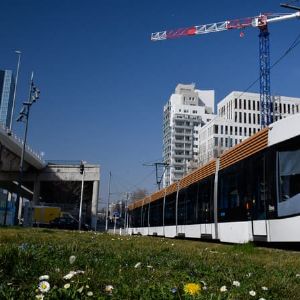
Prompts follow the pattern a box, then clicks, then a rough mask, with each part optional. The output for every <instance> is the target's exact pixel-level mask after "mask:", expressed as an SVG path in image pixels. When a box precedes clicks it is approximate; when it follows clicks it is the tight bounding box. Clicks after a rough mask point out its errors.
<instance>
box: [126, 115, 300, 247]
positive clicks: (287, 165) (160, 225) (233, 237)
mask: <svg viewBox="0 0 300 300" xmlns="http://www.w3.org/2000/svg"><path fill="white" fill-rule="evenodd" d="M129 216H130V217H129V220H130V223H129V232H130V233H131V234H141V235H157V236H164V237H169V238H175V237H186V238H199V239H212V240H218V241H221V242H228V243H247V242H249V241H262V242H271V243H272V242H276V243H277V242H300V114H296V115H293V116H290V117H288V118H285V119H282V120H279V121H277V122H275V123H273V124H271V125H270V126H269V127H267V128H264V129H262V130H261V131H259V132H258V133H256V134H255V135H253V136H251V137H249V138H248V139H246V140H244V141H243V142H241V143H240V144H238V145H236V146H234V147H233V148H231V149H229V150H227V151H226V152H224V153H223V154H222V155H221V156H220V157H219V158H217V159H214V160H211V161H210V162H209V163H207V164H206V165H204V166H203V167H200V168H199V169H197V170H195V171H193V172H192V173H190V174H188V175H187V176H185V177H183V178H182V179H181V180H180V181H178V182H176V183H174V184H172V185H170V186H168V187H166V188H164V189H161V190H159V191H157V192H155V193H153V194H152V195H149V196H147V197H145V198H144V199H141V200H139V201H136V202H134V203H132V204H131V205H130V206H129Z"/></svg>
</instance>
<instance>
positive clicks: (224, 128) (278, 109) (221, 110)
mask: <svg viewBox="0 0 300 300" xmlns="http://www.w3.org/2000/svg"><path fill="white" fill-rule="evenodd" d="M273 107H274V115H273V116H274V121H277V120H279V119H282V118H286V117H288V116H289V115H293V114H296V113H299V112H300V98H292V97H285V96H276V97H273ZM260 129H261V125H260V95H259V94H256V93H243V92H238V91H234V92H231V93H230V94H229V95H227V96H226V97H225V98H224V99H223V100H221V101H220V102H219V103H218V105H217V116H216V117H215V118H213V119H212V120H211V121H210V122H209V123H207V124H206V125H205V126H203V127H199V128H196V130H197V131H198V132H199V137H198V140H199V157H198V161H199V165H203V164H205V163H207V162H208V161H209V160H211V159H212V158H216V157H218V156H219V155H220V154H222V153H223V152H224V151H225V150H226V149H229V148H231V147H233V146H234V145H236V144H238V143H240V142H241V141H242V140H244V139H246V138H247V137H249V136H251V135H253V134H255V133H256V132H258V131H259V130H260Z"/></svg>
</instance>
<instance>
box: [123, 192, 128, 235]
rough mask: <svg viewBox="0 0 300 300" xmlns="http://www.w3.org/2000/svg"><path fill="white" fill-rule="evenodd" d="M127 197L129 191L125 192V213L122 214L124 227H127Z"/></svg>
mask: <svg viewBox="0 0 300 300" xmlns="http://www.w3.org/2000/svg"><path fill="white" fill-rule="evenodd" d="M128 199H129V193H128V192H127V193H126V200H125V214H124V229H126V228H127V227H128V224H127V222H128V220H127V217H128Z"/></svg>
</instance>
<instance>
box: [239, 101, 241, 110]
mask: <svg viewBox="0 0 300 300" xmlns="http://www.w3.org/2000/svg"><path fill="white" fill-rule="evenodd" d="M239 109H242V99H239Z"/></svg>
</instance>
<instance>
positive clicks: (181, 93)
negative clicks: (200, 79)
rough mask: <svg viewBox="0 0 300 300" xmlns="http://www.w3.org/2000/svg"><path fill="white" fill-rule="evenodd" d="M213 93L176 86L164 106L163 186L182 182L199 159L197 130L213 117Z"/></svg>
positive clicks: (181, 85) (192, 85)
mask: <svg viewBox="0 0 300 300" xmlns="http://www.w3.org/2000/svg"><path fill="white" fill-rule="evenodd" d="M214 98H215V92H214V91H213V90H209V91H200V90H196V89H195V84H178V85H177V87H176V89H175V93H174V94H172V95H171V97H170V99H169V101H168V102H167V104H166V105H165V106H164V121H163V162H164V163H166V164H167V165H168V167H167V168H166V170H165V173H164V177H163V185H164V186H168V185H170V184H172V183H173V182H175V181H177V180H179V179H180V178H182V177H183V176H184V175H185V174H186V173H187V170H188V168H189V167H190V166H192V165H193V163H197V160H198V156H199V140H198V130H195V127H197V126H199V125H200V126H202V125H204V124H206V123H207V122H209V121H210V120H211V119H212V118H213V117H214Z"/></svg>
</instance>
